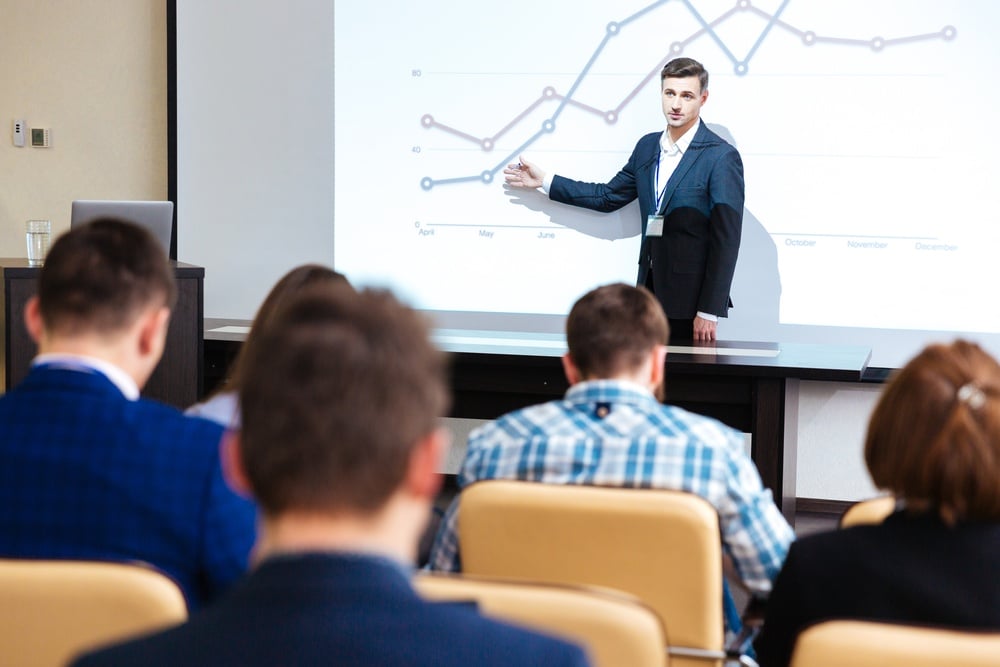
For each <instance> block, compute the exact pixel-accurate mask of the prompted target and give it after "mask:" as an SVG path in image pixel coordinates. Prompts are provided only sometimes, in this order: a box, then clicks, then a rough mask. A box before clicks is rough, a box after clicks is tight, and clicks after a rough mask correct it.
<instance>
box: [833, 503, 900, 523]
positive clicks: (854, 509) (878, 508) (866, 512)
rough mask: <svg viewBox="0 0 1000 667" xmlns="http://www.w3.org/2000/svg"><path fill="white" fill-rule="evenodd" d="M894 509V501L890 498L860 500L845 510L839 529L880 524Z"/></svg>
mask: <svg viewBox="0 0 1000 667" xmlns="http://www.w3.org/2000/svg"><path fill="white" fill-rule="evenodd" d="M895 509H896V499H895V498H894V497H892V496H881V497H879V498H871V499H870V500H862V501H859V502H856V503H854V504H853V505H851V506H850V507H848V508H847V511H846V512H844V514H843V516H841V517H840V527H841V528H849V527H850V526H860V525H865V524H872V523H882V521H884V520H885V518H886V517H887V516H889V515H890V514H892V513H893V511H895Z"/></svg>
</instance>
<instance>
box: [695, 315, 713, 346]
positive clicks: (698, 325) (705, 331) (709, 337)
mask: <svg viewBox="0 0 1000 667" xmlns="http://www.w3.org/2000/svg"><path fill="white" fill-rule="evenodd" d="M718 324H719V323H718V322H711V321H709V320H706V319H705V318H703V317H697V316H696V317H695V318H694V340H695V342H698V341H703V342H706V343H710V342H712V341H714V340H715V327H716V326H718Z"/></svg>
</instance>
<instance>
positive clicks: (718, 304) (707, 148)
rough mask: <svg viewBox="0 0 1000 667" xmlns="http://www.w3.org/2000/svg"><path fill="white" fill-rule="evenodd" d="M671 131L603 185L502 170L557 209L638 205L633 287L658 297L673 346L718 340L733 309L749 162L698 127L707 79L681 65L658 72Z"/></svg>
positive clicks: (691, 64) (650, 138)
mask: <svg viewBox="0 0 1000 667" xmlns="http://www.w3.org/2000/svg"><path fill="white" fill-rule="evenodd" d="M660 94H661V101H662V104H663V116H664V118H665V119H666V121H667V127H666V129H665V130H662V131H659V132H653V133H651V134H647V135H646V136H644V137H642V138H641V139H640V140H639V142H638V143H637V144H636V146H635V149H634V150H633V151H632V156H631V157H630V158H629V160H628V163H627V164H626V165H625V166H624V167H622V169H621V171H619V172H618V174H617V175H616V176H615V177H614V178H612V179H611V180H610V181H609V182H607V183H584V182H581V181H575V180H572V179H569V178H564V177H562V176H554V175H551V174H546V173H545V172H544V171H543V170H542V169H540V168H539V167H538V166H537V165H535V164H532V163H530V162H528V161H527V160H524V159H523V158H522V159H521V161H520V162H519V163H517V164H511V165H508V166H507V169H505V170H504V174H505V179H506V181H507V184H508V185H511V186H513V187H526V188H538V187H541V188H542V189H543V190H544V191H545V192H547V193H548V195H549V197H550V198H551V199H552V200H553V201H558V202H562V203H564V204H572V205H574V206H582V207H584V208H589V209H593V210H595V211H604V212H608V211H616V210H618V209H620V208H621V207H623V206H625V205H626V204H628V203H630V202H632V201H633V200H635V199H638V200H639V210H640V213H641V218H642V247H641V250H640V253H639V274H638V278H637V281H636V282H637V284H638V285H643V286H645V287H648V288H649V289H650V290H652V291H653V292H654V293H655V294H656V296H657V297H658V298H659V300H660V303H661V305H662V306H663V310H664V311H665V312H666V314H667V317H668V318H670V329H671V335H672V336H673V339H674V340H690V339H694V340H703V341H712V340H715V338H716V327H717V323H718V318H720V317H726V316H727V314H728V312H729V308H730V307H731V306H732V303H731V302H730V299H729V289H730V286H731V284H732V281H733V273H734V272H735V270H736V256H737V253H738V252H739V247H740V235H741V232H742V227H743V199H744V184H743V162H742V160H741V159H740V154H739V153H738V152H737V150H736V148H734V147H733V146H731V145H729V144H728V143H726V141H725V140H723V139H722V138H721V137H720V136H719V135H717V134H715V133H714V132H712V131H711V130H709V129H708V127H707V126H706V125H705V124H704V123H702V122H701V121H700V119H699V118H700V114H701V107H702V105H704V104H705V102H706V101H707V100H708V72H707V71H706V70H705V68H704V67H703V66H702V65H701V63H699V62H698V61H696V60H692V59H691V58H675V59H673V60H671V61H670V62H668V63H667V64H666V65H665V66H664V67H663V70H662V71H661V72H660Z"/></svg>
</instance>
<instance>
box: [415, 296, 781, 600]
mask: <svg viewBox="0 0 1000 667" xmlns="http://www.w3.org/2000/svg"><path fill="white" fill-rule="evenodd" d="M667 329H668V328H667V321H666V318H665V317H664V315H663V311H662V309H661V308H660V305H659V303H657V301H656V298H655V297H654V296H653V295H652V294H650V293H649V291H648V290H646V289H645V288H641V287H631V286H629V285H623V284H616V285H606V286H604V287H599V288H597V289H595V290H593V291H591V292H589V293H587V294H585V295H584V296H583V297H581V298H580V300H579V301H577V302H576V304H575V305H574V306H573V309H572V310H571V311H570V314H569V318H568V320H567V322H566V339H567V342H568V345H569V352H568V353H567V354H566V355H565V356H564V357H563V367H564V369H565V372H566V377H567V379H568V380H569V383H570V385H571V386H570V388H569V391H567V392H566V396H565V398H563V399H562V400H559V401H552V402H549V403H545V404H543V405H535V406H532V407H528V408H524V409H522V410H517V411H515V412H511V413H509V414H506V415H504V416H503V417H501V418H500V419H498V420H496V421H495V422H491V423H489V424H487V425H485V426H483V427H481V428H479V429H477V430H475V431H473V432H472V434H471V435H470V436H469V447H468V451H467V452H466V456H465V461H464V463H463V464H462V469H461V471H460V473H459V478H458V483H459V486H460V487H465V486H468V485H469V484H471V483H473V482H475V481H478V480H484V479H517V480H527V481H532V482H543V483H546V484H579V485H585V486H617V487H627V488H660V489H674V490H680V491H688V492H691V493H695V494H697V495H699V496H702V497H703V498H705V499H706V500H708V502H710V503H711V504H712V505H713V506H714V507H715V509H716V510H717V511H718V513H719V523H720V526H721V529H722V542H723V547H724V550H725V552H726V553H728V554H729V555H730V556H731V557H732V559H733V562H734V564H735V566H736V569H737V571H738V573H739V575H740V577H741V579H742V580H743V582H744V584H746V586H747V588H749V589H750V590H751V591H753V592H755V593H761V594H764V593H767V592H768V591H769V590H770V588H771V582H772V581H773V580H774V578H775V576H776V575H777V574H778V570H779V569H780V567H781V564H782V561H783V560H784V558H785V554H786V553H787V551H788V545H789V544H790V543H791V541H792V539H793V534H792V530H791V528H790V527H789V526H788V524H787V523H786V522H785V520H784V518H783V517H782V516H781V513H780V512H779V511H778V509H777V507H776V506H775V505H774V502H773V501H772V499H771V493H770V492H769V491H767V490H765V489H764V488H763V487H762V485H761V481H760V476H759V475H758V474H757V469H756V468H755V467H754V465H753V463H752V462H751V461H750V459H749V458H748V457H747V456H746V454H745V453H744V451H743V434H742V433H740V432H738V431H735V430H733V429H731V428H729V427H727V426H725V425H723V424H721V423H719V422H717V421H715V420H713V419H709V418H707V417H702V416H700V415H696V414H693V413H690V412H687V411H686V410H683V409H681V408H678V407H673V406H669V405H663V404H661V403H660V402H659V401H658V400H657V399H656V397H655V393H656V391H657V390H658V389H659V387H660V386H661V385H662V383H663V375H664V359H665V358H666V354H667V348H666V341H667V335H668V330H667ZM459 504H460V503H459V499H456V500H455V502H453V503H452V505H451V507H450V508H449V510H448V513H447V515H446V516H445V518H444V520H443V522H442V525H441V528H440V529H439V532H438V535H437V538H436V540H435V543H434V547H433V549H432V551H431V560H430V566H431V568H432V569H439V570H450V571H457V570H460V569H461V559H460V545H459V544H458V534H457V532H456V527H457V520H458V512H459Z"/></svg>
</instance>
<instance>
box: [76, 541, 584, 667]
mask: <svg viewBox="0 0 1000 667" xmlns="http://www.w3.org/2000/svg"><path fill="white" fill-rule="evenodd" d="M407 577H408V575H407V573H406V572H404V571H403V569H402V567H400V566H399V565H397V564H396V563H394V562H391V561H388V560H385V559H382V558H379V557H376V556H362V555H350V554H332V553H331V554H322V553H313V554H302V555H288V556H281V557H276V558H271V559H268V560H266V561H265V562H264V563H263V564H262V565H261V566H260V567H259V568H258V569H257V570H256V571H254V572H253V573H252V574H251V575H250V576H249V577H248V578H246V579H245V580H244V581H243V582H242V583H241V584H240V585H238V586H237V587H235V588H234V589H233V590H232V592H231V593H230V594H229V595H227V596H225V597H224V598H223V599H222V600H220V601H219V602H218V603H217V604H215V605H212V606H211V607H210V608H208V609H206V610H205V611H203V612H202V613H200V614H198V615H196V616H194V617H193V618H192V619H191V620H190V621H189V622H188V623H186V624H184V625H182V626H179V627H177V628H175V629H173V630H168V631H166V632H163V633H160V634H157V635H153V636H151V637H148V638H145V639H140V640H137V641H132V642H130V643H127V644H124V645H121V646H118V647H115V648H112V649H110V650H107V651H104V652H99V653H95V654H92V655H90V656H88V657H85V658H83V659H82V660H80V661H79V662H77V663H75V664H76V665H77V667H113V666H115V665H122V666H125V665H129V666H131V665H143V666H144V667H158V666H160V665H163V666H164V667H166V666H167V665H169V666H171V667H173V666H175V665H185V666H186V667H208V666H210V665H211V666H212V667H216V666H222V667H225V666H227V665H233V666H239V667H255V666H256V665H260V666H261V667H274V666H275V665H296V666H298V667H308V666H310V665H323V666H331V667H332V666H345V665H357V666H359V667H362V666H364V667H369V666H370V667H383V666H389V665H407V666H410V665H412V666H414V667H420V666H422V665H426V666H427V667H431V666H434V667H451V666H454V667H459V666H462V667H467V666H471V665H476V666H477V667H491V666H493V665H496V666H497V667H499V666H500V665H503V666H505V667H507V666H510V665H539V666H541V665H546V666H549V665H551V666H553V667H561V666H578V665H585V664H586V660H585V658H584V655H583V652H582V651H581V650H580V649H579V648H576V647H574V646H571V645H569V644H566V643H563V642H561V641H558V640H555V639H550V638H547V637H542V636H541V635H535V634H533V633H530V632H528V631H526V630H520V629H515V628H513V627H511V626H507V625H502V624H500V623H496V622H494V621H490V620H486V619H484V618H482V617H481V616H479V615H478V614H477V613H476V612H475V610H474V609H473V608H472V607H470V606H468V605H465V604H442V603H430V602H425V601H424V600H422V599H421V598H419V597H418V596H417V594H416V593H415V592H414V591H413V589H412V588H411V587H410V583H409V581H408V578H407Z"/></svg>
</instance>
